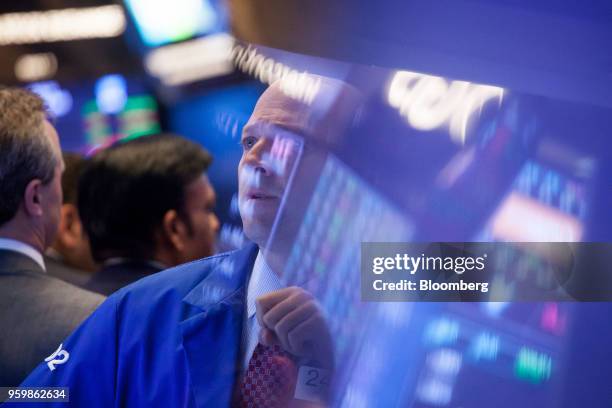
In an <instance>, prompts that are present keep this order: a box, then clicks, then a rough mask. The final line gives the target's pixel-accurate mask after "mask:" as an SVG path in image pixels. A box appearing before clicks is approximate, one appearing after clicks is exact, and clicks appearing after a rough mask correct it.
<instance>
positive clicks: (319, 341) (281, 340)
mask: <svg viewBox="0 0 612 408" xmlns="http://www.w3.org/2000/svg"><path fill="white" fill-rule="evenodd" d="M256 305H257V320H258V322H259V325H260V327H261V332H260V336H259V341H260V342H261V343H262V344H264V345H267V346H270V345H273V344H280V345H281V347H282V348H283V349H285V351H287V352H289V353H291V354H293V355H295V356H298V357H303V358H306V359H310V360H312V361H313V364H316V365H317V366H318V367H321V368H328V369H331V368H333V363H334V355H333V344H332V340H331V335H330V333H329V329H328V327H327V323H326V322H325V318H324V317H323V313H322V311H321V309H320V307H319V305H318V303H317V301H316V300H315V298H314V297H313V296H312V295H311V294H310V293H309V292H307V291H306V290H304V289H302V288H300V287H297V286H292V287H289V288H283V289H280V290H277V291H275V292H271V293H268V294H266V295H264V296H261V297H259V298H258V299H257V302H256Z"/></svg>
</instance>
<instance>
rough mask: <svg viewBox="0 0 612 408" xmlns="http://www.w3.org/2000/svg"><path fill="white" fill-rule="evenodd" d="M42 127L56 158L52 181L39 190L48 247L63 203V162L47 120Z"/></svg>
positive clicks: (57, 225) (52, 238)
mask: <svg viewBox="0 0 612 408" xmlns="http://www.w3.org/2000/svg"><path fill="white" fill-rule="evenodd" d="M43 126H44V129H45V133H46V135H47V137H48V138H49V139H50V140H51V144H52V146H53V152H54V154H55V157H57V164H56V166H55V173H54V175H53V179H52V180H51V181H50V182H49V183H48V184H47V185H45V186H43V187H42V189H41V191H42V195H41V200H42V201H43V202H41V205H42V208H43V209H44V211H45V214H44V219H43V227H44V234H45V247H49V246H50V245H51V243H53V240H54V239H55V236H56V234H57V231H58V228H59V223H60V219H61V208H62V201H63V195H62V172H63V171H64V161H63V159H62V153H61V150H60V144H59V137H58V136H57V132H56V130H55V128H54V127H53V125H51V123H49V121H47V120H45V121H44V125H43Z"/></svg>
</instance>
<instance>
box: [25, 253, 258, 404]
mask: <svg viewBox="0 0 612 408" xmlns="http://www.w3.org/2000/svg"><path fill="white" fill-rule="evenodd" d="M256 255H257V247H255V246H254V245H252V246H249V247H248V248H245V249H243V250H240V251H235V252H231V253H227V254H222V255H218V256H214V257H211V258H207V259H203V260H199V261H196V262H192V263H189V264H186V265H181V266H178V267H175V268H172V269H169V270H167V271H164V272H160V273H158V274H156V275H152V276H150V277H148V278H145V279H143V280H141V281H138V282H136V283H134V284H133V285H130V286H128V287H126V288H124V289H122V290H120V291H119V292H117V293H116V294H114V295H112V296H111V297H109V298H108V300H106V302H104V304H102V306H100V308H99V309H98V310H96V312H94V314H92V315H91V317H90V318H89V319H87V320H86V321H85V322H84V323H83V324H82V325H81V326H80V327H79V328H78V329H77V330H76V331H75V332H74V333H72V335H70V337H68V339H66V341H64V343H62V348H61V351H59V349H58V351H59V353H58V354H57V355H56V356H55V357H53V358H52V359H51V360H50V361H45V362H42V363H41V364H40V365H39V366H38V367H37V368H36V369H35V370H34V371H33V372H32V373H31V374H30V375H29V377H28V378H27V379H26V380H25V381H24V382H23V384H22V385H21V386H22V387H69V395H70V405H69V406H74V407H88V408H89V407H105V408H106V407H162V406H163V407H227V406H229V405H230V402H231V398H232V392H233V387H234V382H235V379H236V377H237V375H238V372H239V368H238V367H239V360H240V358H239V354H240V336H241V330H242V320H243V316H244V303H245V282H246V281H247V278H248V276H249V274H250V272H251V270H252V267H253V263H254V260H255V256H256ZM58 346H59V345H58ZM63 351H65V352H66V353H67V354H68V355H69V357H68V358H67V359H66V358H65V357H66V356H65V355H64V354H63V353H62V352H63ZM51 368H53V370H52V369H51ZM16 405H18V406H19V407H25V406H28V405H30V404H25V403H19V404H16ZM30 406H39V405H37V404H32V405H30ZM44 406H45V407H53V406H56V407H66V406H67V404H65V403H57V404H50V403H46V404H44Z"/></svg>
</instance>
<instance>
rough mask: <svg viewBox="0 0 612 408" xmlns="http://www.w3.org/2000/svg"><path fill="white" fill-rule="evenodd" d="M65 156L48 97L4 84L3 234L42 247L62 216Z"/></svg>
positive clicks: (0, 119)
mask: <svg viewBox="0 0 612 408" xmlns="http://www.w3.org/2000/svg"><path fill="white" fill-rule="evenodd" d="M63 165H64V164H63V161H62V157H61V151H60V146H59V138H58V135H57V132H56V131H55V129H54V128H53V125H51V123H50V122H49V121H48V120H47V119H46V111H45V107H44V102H43V100H42V99H41V98H40V97H39V96H37V95H35V94H33V93H32V92H30V91H27V90H24V89H19V88H0V237H4V238H10V239H14V240H18V241H22V242H24V243H26V244H28V245H30V246H32V247H33V248H35V249H36V250H38V251H39V252H43V251H44V250H45V249H46V248H47V247H48V246H49V245H50V244H51V243H52V242H53V240H54V238H55V234H56V233H57V227H58V224H59V219H60V206H61V204H62V187H61V183H60V179H61V174H62V171H63Z"/></svg>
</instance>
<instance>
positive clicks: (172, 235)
mask: <svg viewBox="0 0 612 408" xmlns="http://www.w3.org/2000/svg"><path fill="white" fill-rule="evenodd" d="M162 233H163V236H164V238H165V240H166V241H167V242H168V243H170V245H171V246H172V247H173V248H174V249H175V250H177V251H179V252H181V251H183V250H184V249H185V237H186V235H187V229H186V226H185V223H184V222H183V221H182V220H181V217H179V215H178V213H177V212H176V210H168V211H166V213H165V214H164V218H163V221H162Z"/></svg>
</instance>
